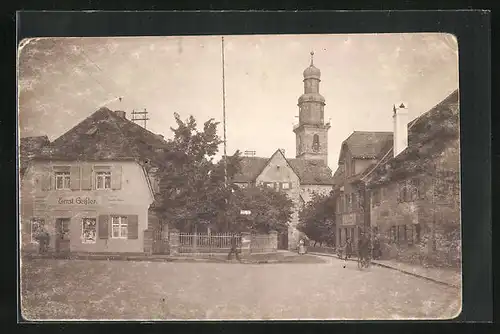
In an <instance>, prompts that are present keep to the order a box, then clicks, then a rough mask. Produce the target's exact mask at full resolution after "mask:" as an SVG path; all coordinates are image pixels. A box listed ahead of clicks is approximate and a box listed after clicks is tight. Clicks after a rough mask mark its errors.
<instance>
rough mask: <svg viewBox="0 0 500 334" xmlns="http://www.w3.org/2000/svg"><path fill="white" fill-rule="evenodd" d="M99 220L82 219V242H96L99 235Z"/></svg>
mask: <svg viewBox="0 0 500 334" xmlns="http://www.w3.org/2000/svg"><path fill="white" fill-rule="evenodd" d="M96 227H97V220H96V219H95V218H83V219H82V242H83V243H84V244H95V242H96V235H97V229H96Z"/></svg>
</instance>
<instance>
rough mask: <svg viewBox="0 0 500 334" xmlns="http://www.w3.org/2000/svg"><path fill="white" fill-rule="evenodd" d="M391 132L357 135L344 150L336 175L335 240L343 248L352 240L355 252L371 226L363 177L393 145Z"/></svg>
mask: <svg viewBox="0 0 500 334" xmlns="http://www.w3.org/2000/svg"><path fill="white" fill-rule="evenodd" d="M392 140H393V135H392V132H366V131H354V132H353V133H352V134H351V135H350V136H349V137H347V138H346V139H345V140H344V141H343V143H342V146H341V151H340V154H339V160H338V164H339V166H338V168H337V170H336V172H335V174H334V176H333V177H334V183H335V186H334V194H335V195H336V196H335V198H336V210H335V212H336V217H335V222H336V227H335V229H336V233H335V235H336V237H335V238H336V240H335V244H336V245H337V246H344V245H345V244H346V242H347V240H348V239H349V240H351V242H352V246H353V249H354V250H356V249H357V243H358V239H359V236H360V234H361V232H362V231H363V230H364V229H365V227H366V224H367V222H369V214H370V212H369V205H367V203H368V200H369V199H368V198H367V194H366V191H365V185H364V183H363V182H362V178H363V176H364V175H365V174H366V173H367V172H368V171H369V170H370V167H372V166H374V165H375V164H377V162H379V161H380V160H381V159H382V158H383V157H384V155H385V154H386V152H387V151H388V150H389V149H390V147H391V145H392Z"/></svg>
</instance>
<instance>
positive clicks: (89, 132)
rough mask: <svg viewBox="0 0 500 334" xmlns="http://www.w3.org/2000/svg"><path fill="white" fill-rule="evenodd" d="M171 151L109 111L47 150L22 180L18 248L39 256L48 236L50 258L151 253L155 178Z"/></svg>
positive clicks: (89, 119)
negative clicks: (42, 237)
mask: <svg viewBox="0 0 500 334" xmlns="http://www.w3.org/2000/svg"><path fill="white" fill-rule="evenodd" d="M168 149H169V145H168V143H167V142H166V141H165V140H164V139H163V137H162V136H161V135H157V134H154V133H152V132H150V131H148V130H146V129H144V128H142V127H141V126H139V125H137V124H135V123H134V122H132V121H130V120H128V119H127V118H126V114H125V112H123V111H111V110H109V109H107V108H101V109H99V110H97V111H96V112H94V113H93V114H92V115H90V116H89V117H87V118H86V119H84V120H83V121H81V122H80V123H78V124H77V125H75V126H74V127H73V128H72V129H70V130H69V131H67V132H66V133H64V134H63V135H62V136H60V137H59V138H57V139H55V140H54V141H53V142H51V143H48V144H47V145H44V146H43V148H41V150H39V152H38V154H36V155H34V156H32V157H31V159H30V161H29V163H28V165H27V166H25V172H24V175H23V182H22V186H21V196H20V202H21V221H20V222H21V224H20V225H21V247H22V250H23V251H36V250H37V249H38V245H37V244H38V240H37V235H38V234H39V233H40V231H42V230H45V231H47V232H48V233H49V235H50V244H49V249H50V251H54V252H62V253H64V252H92V253H95V252H97V253H100V252H107V253H116V252H127V253H142V252H150V251H151V243H152V241H151V237H150V236H151V229H152V227H151V226H152V224H153V223H154V221H155V219H156V217H155V216H154V215H152V214H151V212H152V210H150V208H151V207H152V205H153V204H154V200H155V195H156V194H157V192H158V185H157V183H158V182H157V177H156V172H157V170H158V168H159V166H161V160H162V159H164V155H163V153H165V152H166V151H168ZM20 150H21V152H20V153H21V156H22V155H23V154H25V152H24V151H23V150H24V149H23V147H21V148H20Z"/></svg>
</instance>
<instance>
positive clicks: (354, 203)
mask: <svg viewBox="0 0 500 334" xmlns="http://www.w3.org/2000/svg"><path fill="white" fill-rule="evenodd" d="M357 209H358V196H357V195H356V193H353V194H352V211H355V210H357Z"/></svg>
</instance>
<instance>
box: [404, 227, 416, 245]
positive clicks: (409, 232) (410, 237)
mask: <svg viewBox="0 0 500 334" xmlns="http://www.w3.org/2000/svg"><path fill="white" fill-rule="evenodd" d="M414 230H415V225H413V224H411V225H410V226H409V227H408V229H407V230H406V240H408V245H413V234H414V233H413V231H414Z"/></svg>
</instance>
